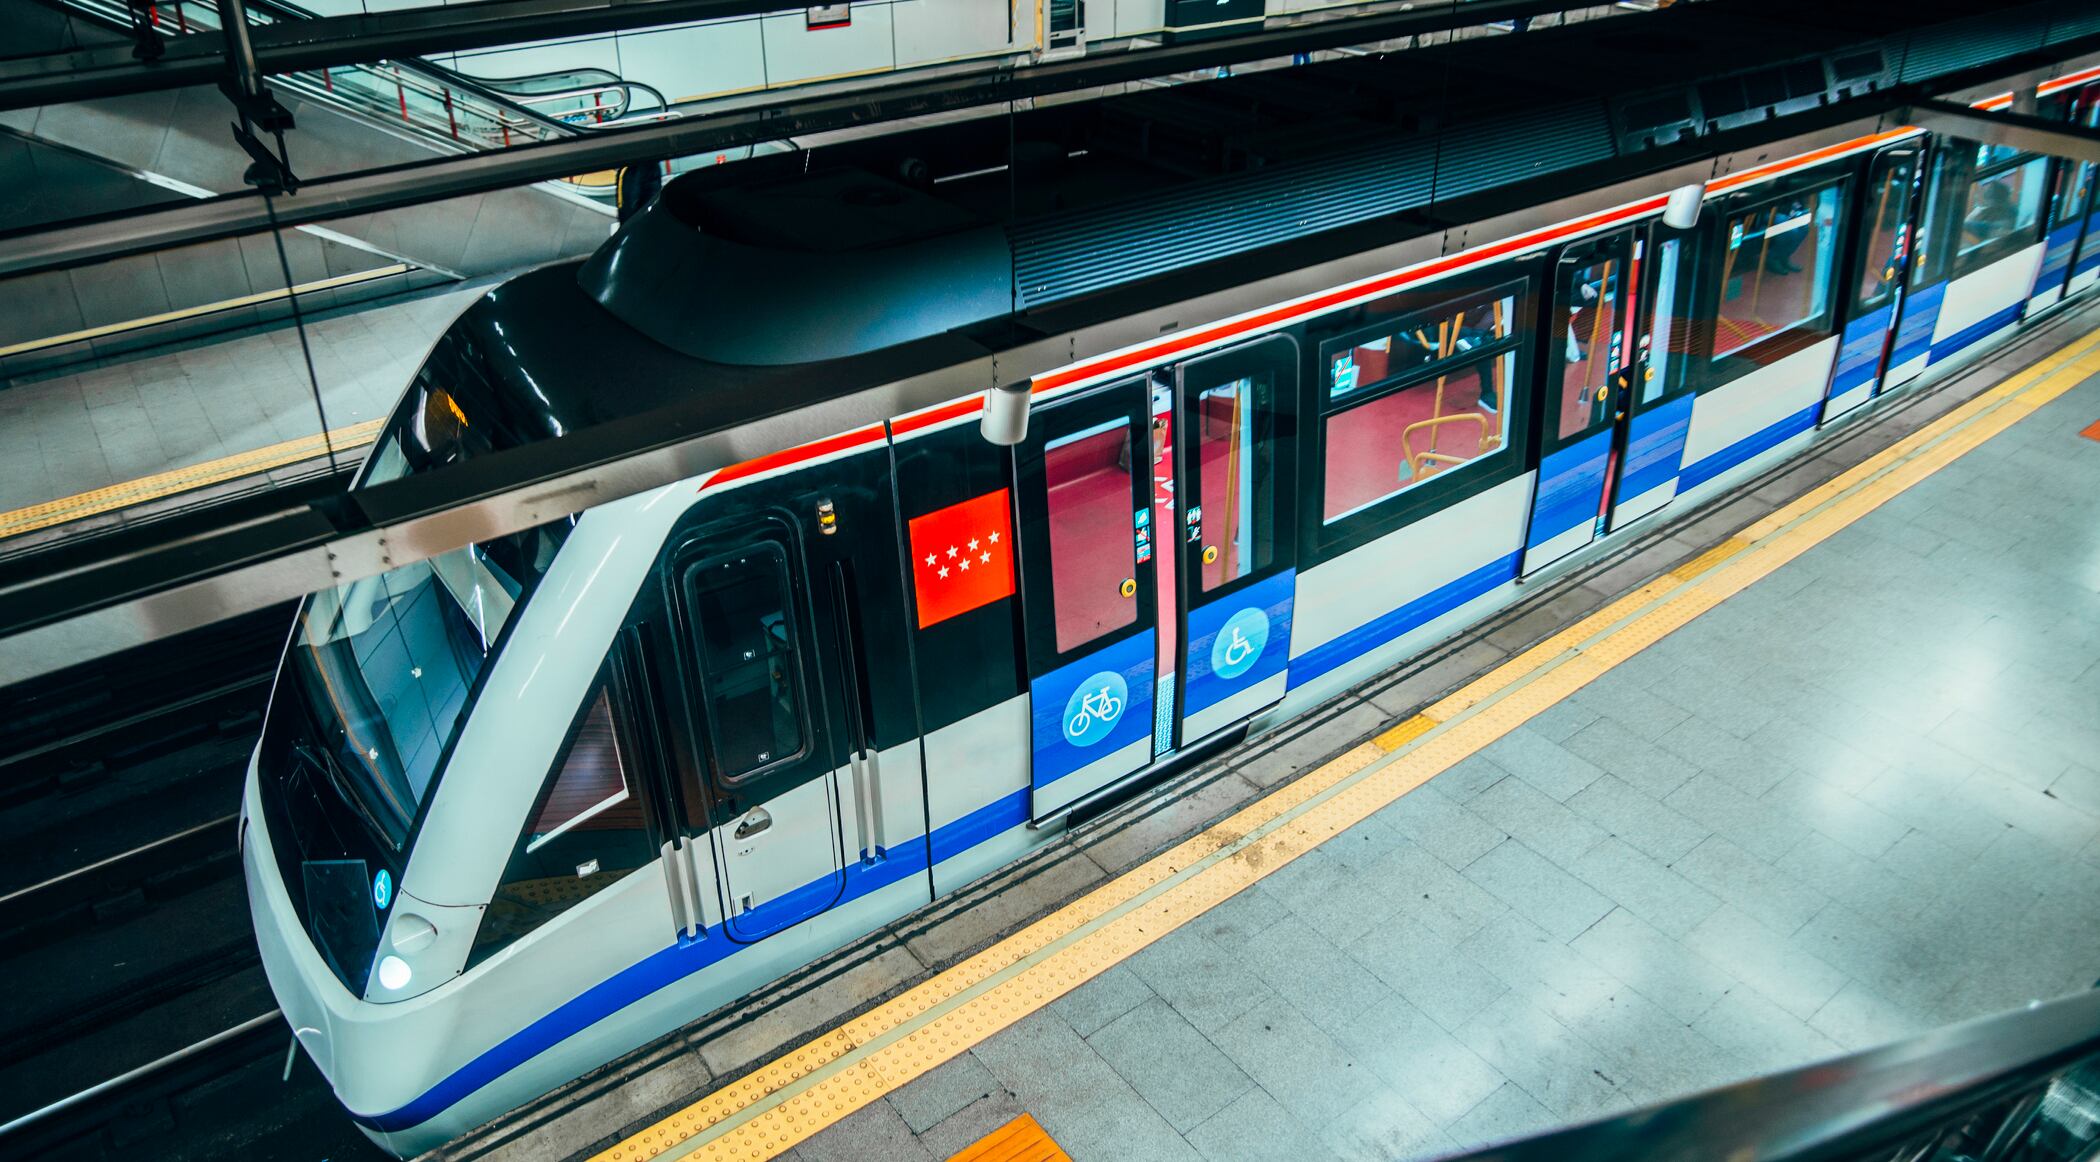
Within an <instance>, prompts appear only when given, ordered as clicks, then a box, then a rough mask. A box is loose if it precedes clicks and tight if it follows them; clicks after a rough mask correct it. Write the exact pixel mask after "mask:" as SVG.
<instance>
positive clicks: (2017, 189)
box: [1956, 145, 2049, 259]
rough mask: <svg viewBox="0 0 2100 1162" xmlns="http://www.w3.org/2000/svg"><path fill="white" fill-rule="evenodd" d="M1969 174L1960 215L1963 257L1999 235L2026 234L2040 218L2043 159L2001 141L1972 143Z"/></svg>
mask: <svg viewBox="0 0 2100 1162" xmlns="http://www.w3.org/2000/svg"><path fill="white" fill-rule="evenodd" d="M1975 165H1976V168H1975V171H1974V176H1973V177H1972V178H1970V180H1969V197H1968V202H1967V206H1968V209H1967V210H1966V211H1965V212H1964V213H1963V214H1962V220H1961V246H1960V249H1959V250H1958V251H1957V252H1956V257H1957V259H1959V258H1965V257H1967V256H1969V255H1971V254H1973V253H1975V252H1976V251H1978V250H1981V249H1983V248H1984V247H1987V246H1989V245H1991V244H1992V243H1993V242H1996V241H1998V240H1999V239H2001V238H2011V237H2015V236H2018V235H2022V234H2031V233H2032V232H2033V230H2034V227H2035V224H2036V223H2037V222H2039V221H2040V220H2041V215H2042V201H2043V198H2044V197H2045V196H2046V194H2047V189H2046V178H2047V173H2048V166H2049V162H2048V159H2047V158H2042V157H2034V156H2031V155H2027V154H2022V153H2019V152H2018V151H2016V150H2013V149H2011V148H2010V147H2008V146H2003V145H1978V146H1977V147H1976V159H1975Z"/></svg>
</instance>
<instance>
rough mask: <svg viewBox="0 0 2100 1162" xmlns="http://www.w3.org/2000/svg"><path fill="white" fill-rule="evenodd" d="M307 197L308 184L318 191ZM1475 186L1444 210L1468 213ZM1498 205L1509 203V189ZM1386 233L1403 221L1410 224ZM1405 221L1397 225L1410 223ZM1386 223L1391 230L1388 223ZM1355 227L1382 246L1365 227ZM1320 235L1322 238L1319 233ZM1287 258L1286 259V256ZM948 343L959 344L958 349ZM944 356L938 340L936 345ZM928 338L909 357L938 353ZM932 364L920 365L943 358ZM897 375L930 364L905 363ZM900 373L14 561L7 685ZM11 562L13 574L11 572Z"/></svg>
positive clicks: (1812, 126) (1678, 152) (783, 438)
mask: <svg viewBox="0 0 2100 1162" xmlns="http://www.w3.org/2000/svg"><path fill="white" fill-rule="evenodd" d="M2096 52H2100V35H2092V36H2085V37H2081V38H2078V39H2077V40H2074V41H2069V42H2065V43H2062V44H2059V45H2055V46H2051V47H2050V48H2049V49H2046V50H2036V51H2033V52H2028V53H2023V54H2019V55H2018V56H2016V57H2015V58H2012V59H2009V60H2007V61H2004V62H2002V63H2001V65H1999V66H1981V67H1978V68H1972V69H1968V70H1964V71H1962V72H1961V73H1958V74H1953V75H1950V76H1947V77H1943V78H1941V79H1940V80H1939V81H1937V82H1935V83H1934V85H1933V90H1934V91H1938V92H1965V91H1971V90H1973V89H1974V88H1976V87H1979V86H1982V85H1986V84H1990V83H1992V82H2000V83H2002V81H2003V78H2004V77H2006V76H2007V75H2011V74H2016V73H2018V72H2019V71H2020V70H2025V69H2035V68H2046V67H2048V66H2049V65H2050V63H2051V62H2052V61H2061V60H2069V59H2076V58H2079V57H2082V56H2086V55H2089V54H2093V53H2096ZM1929 96H1930V94H1929V93H1928V92H1926V91H1922V90H1920V89H1918V88H1916V87H1905V88H1903V89H1898V90H1890V91H1886V92H1882V93H1876V94H1873V95H1869V96H1862V97H1858V98H1853V99H1849V100H1844V101H1840V102H1837V103H1835V104H1831V105H1826V106H1823V107H1821V108H1818V109H1815V110H1813V111H1810V112H1805V113H1800V114H1795V115H1792V116H1789V117H1785V118H1778V119H1774V120H1768V121H1764V122H1760V123H1758V124H1755V125H1751V126H1745V127H1742V128H1740V129H1735V130H1729V131H1724V132H1722V133H1719V134H1716V135H1714V136H1712V137H1710V138H1704V139H1699V140H1695V141H1685V142H1680V143H1677V144H1674V145H1670V146H1664V147H1660V148H1656V149H1652V150H1648V151H1645V152H1643V153H1642V154H1640V155H1638V156H1636V157H1633V158H1630V159H1625V160H1622V161H1615V162H1611V163H1600V165H1599V166H1598V167H1593V168H1595V171H1596V172H1581V173H1565V174H1556V175H1553V176H1552V177H1550V178H1545V179H1538V180H1536V181H1534V182H1531V183H1526V184H1525V185H1524V186H1521V187H1510V188H1506V189H1501V190H1495V191H1487V192H1485V193H1483V194H1480V195H1474V196H1473V199H1486V200H1488V201H1495V200H1497V199H1507V198H1510V197H1516V196H1519V195H1522V196H1526V197H1529V196H1538V197H1542V198H1543V197H1547V196H1550V195H1549V191H1560V192H1565V187H1568V186H1570V185H1573V186H1575V187H1580V188H1590V187H1592V186H1597V185H1604V184H1609V183H1610V182H1612V181H1619V180H1626V179H1629V178H1632V177H1634V176H1637V175H1638V174H1640V173H1648V172H1659V171H1661V170H1665V169H1668V168H1669V167H1672V166H1675V165H1681V164H1683V163H1685V162H1686V161H1688V160H1692V159H1695V158H1698V157H1703V156H1707V155H1709V154H1712V153H1732V152H1741V151H1744V150H1748V149H1755V148H1759V147H1762V146H1764V145H1766V144H1768V143H1770V142H1773V141H1778V140H1783V139H1785V138H1789V137H1793V136H1796V135H1799V134H1804V133H1815V132H1821V131H1826V130H1829V129H1833V128H1836V127H1838V126H1841V125H1848V124H1854V123H1857V122H1861V121H1872V120H1873V119H1876V118H1879V119H1881V123H1882V124H1885V125H1886V124H1896V123H1898V122H1896V121H1895V120H1894V119H1893V115H1894V114H1897V113H1899V112H1901V111H1903V110H1905V109H1906V108H1909V107H1911V106H1914V105H1920V104H1924V103H1926V101H1927V100H1928V99H1929ZM302 196H303V195H302ZM1468 201H1469V199H1460V200H1459V201H1458V202H1456V203H1453V204H1452V205H1450V206H1448V207H1445V209H1446V210H1447V211H1448V212H1449V213H1451V214H1453V215H1456V216H1458V217H1460V218H1463V217H1464V216H1465V215H1467V214H1468V213H1470V212H1471V211H1469V210H1468V208H1467V202H1468ZM1498 204H1499V203H1498ZM1383 228H1384V229H1387V230H1389V231H1400V230H1402V224H1401V223H1400V222H1399V220H1397V219H1396V220H1395V221H1393V222H1391V223H1387V224H1386V226H1385V227H1383ZM1399 236H1400V235H1399V234H1394V235H1393V237H1394V238H1397V237H1399ZM1381 237H1382V236H1381ZM1355 241H1356V242H1357V243H1366V244H1368V243H1367V236H1364V235H1363V234H1362V232H1361V231H1360V230H1359V234H1358V236H1357V237H1356V239H1355ZM1307 244H1308V245H1310V244H1311V242H1310V241H1308V243H1307ZM1274 261H1275V262H1276V263H1279V264H1284V263H1285V259H1284V258H1282V257H1278V258H1276V259H1275V260H1274ZM943 350H946V348H943ZM936 354H937V353H936ZM927 357H928V356H927V353H926V351H924V350H923V349H921V348H918V347H908V348H900V349H898V352H897V356H896V358H897V359H899V360H904V361H910V360H914V359H918V360H923V359H925V358H927ZM930 369H931V368H930V367H921V368H919V369H918V370H919V371H926V370H930ZM897 371H898V374H897V375H896V376H895V377H894V378H892V379H891V382H892V383H902V382H905V381H907V380H909V379H911V377H912V375H913V374H916V372H914V370H913V369H912V368H910V367H901V366H900V367H899V368H898V369H897ZM963 390H968V389H967V388H964V389H962V390H957V388H956V386H955V381H954V380H952V379H944V380H942V386H939V387H938V388H935V387H922V388H921V392H922V394H923V393H924V392H934V393H936V394H940V395H941V396H942V398H952V397H953V396H955V395H959V394H962V391H963ZM904 394H905V393H904V392H903V391H902V390H901V389H900V388H897V387H885V388H875V389H871V390H869V391H865V392H861V393H859V394H856V395H853V396H848V397H844V398H840V399H835V400H832V401H829V402H827V403H825V404H823V405H821V406H818V407H814V408H810V409H804V410H799V411H787V412H783V413H779V414H776V415H774V416H772V417H770V418H765V419H760V420H756V421H754V422H753V423H751V424H747V425H745V426H743V427H740V428H738V429H737V430H735V431H734V432H728V433H724V432H712V431H707V430H704V429H703V428H702V427H701V426H699V424H698V422H697V419H696V416H697V413H695V412H693V411H692V410H691V408H690V407H688V406H685V405H679V404H674V405H671V406H669V407H666V408H663V409H659V410H658V411H655V412H652V413H649V414H646V415H641V416H634V417H628V418H625V419H622V420H616V421H613V422H610V423H607V424H602V425H597V426H593V427H589V428H586V429H584V430H582V431H579V432H575V433H572V434H571V435H569V436H568V437H566V438H564V439H561V440H555V441H547V442H544V443H539V444H532V445H528V446H526V447H522V448H516V449H511V450H508V451H504V452H499V453H495V454H493V455H490V456H487V457H483V458H478V459H475V460H470V461H468V462H466V463H464V464H460V465H456V466H453V467H448V468H445V469H443V470H441V471H438V472H433V473H429V474H427V475H422V476H411V477H409V478H407V479H404V480H398V481H394V482H391V483H387V484H383V485H379V486H376V487H374V488H370V489H364V490H360V491H358V492H355V493H351V494H346V495H343V496H341V497H337V498H335V501H334V503H331V504H319V503H316V504H303V505H300V504H294V505H287V506H285V507H284V508H282V509H281V510H278V511H276V512H274V513H258V514H255V515H254V516H252V517H251V518H250V519H247V520H245V521H243V522H241V523H239V524H238V525H233V526H230V527H223V528H214V529H209V530H202V531H197V532H194V533H188V534H186V535H181V536H173V537H167V538H164V539H163V540H161V541H159V542H156V543H153V544H149V545H142V546H139V547H136V548H127V550H126V551H123V552H118V553H106V554H96V553H86V554H81V555H78V556H76V557H74V558H72V559H70V560H68V562H67V564H66V565H65V566H64V567H62V568H61V569H58V570H51V571H38V570H37V569H36V568H35V566H36V565H37V561H36V559H35V558H34V557H31V558H24V559H22V560H21V561H19V562H7V563H6V564H7V565H8V566H11V567H10V568H5V569H0V684H5V683H7V682H10V681H19V680H23V679H25V678H30V677H34V676H36V675H38V674H42V673H48V672H50V671H53V670H57V669H59V668H62V667H63V666H65V665H67V664H69V663H71V662H75V661H79V660H81V659H82V658H87V657H94V656H100V655H103V654H108V653H112V652H115V651H116V650H118V649H121V648H123V647H124V646H126V645H130V644H136V643H139V642H144V641H149V640H153V639H155V638H158V637H164V636H168V635H171V634H174V633H178V632H181V631H183V630H186V629H191V628H196V627H198V626H202V625H208V624H211V623H213V622H216V621H218V620H221V619H223V618H226V617H229V616H232V615H234V614H237V613H241V612H245V611H248V610H252V609H258V608H262V607H263V606H266V605H269V604H272V603H275V602H280V601H284V600H287V599H290V598H293V597H297V596H300V595H303V594H305V593H308V592H311V591H313V590H315V589H319V588H325V587H326V586H328V585H330V584H334V583H338V582H341V581H345V580H349V579H353V578H358V577H364V576H371V575H374V574H376V573H379V572H382V571H384V570H386V569H390V568H394V567H397V566H399V565H403V564H408V563H412V562H414V561H418V560H423V559H426V558H428V557H430V556H434V555H436V554H437V553H441V552H445V551H449V550H451V549H455V548H458V547H460V546H462V545H466V544H469V543H473V542H476V541H481V540H485V539H488V538H490V537H493V536H499V535H504V534H508V533H512V532H516V531H518V530H520V529H524V528H529V527H531V526H533V525H535V524H539V523H542V522H544V521H546V520H549V519H553V518H554V517H557V516H560V515H563V514H566V513H569V512H573V511H576V510H577V509H580V508H584V507H588V506H591V505H594V504H599V503H604V502H606V501H610V500H615V499H618V498H621V497H625V496H632V495H635V494H636V493H639V492H641V491H643V490H645V489H649V488H654V487H660V486H663V485H665V484H669V483H672V482H675V481H678V480H681V479H686V478H689V477H691V476H693V475H695V474H697V473H699V472H702V471H706V470H708V469H712V468H717V467H723V466H726V465H729V464H733V463H738V462H741V461H743V460H747V459H749V458H750V457H751V456H753V455H756V454H759V453H761V452H764V451H767V450H770V449H773V448H780V447H789V446H793V445H795V444H797V443H800V442H804V441H807V440H810V439H814V438H819V437H821V436H824V435H828V434H831V433H835V432H839V431H846V430H850V429H852V428H854V427H856V426H860V425H862V424H866V423H873V422H879V421H881V420H882V419H884V418H886V417H889V416H894V415H897V414H900V413H901V412H903V411H905V410H908V409H909V408H910V407H912V406H916V405H918V404H924V403H930V402H935V401H933V400H931V399H907V398H904ZM7 574H12V575H11V576H9V575H7Z"/></svg>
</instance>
